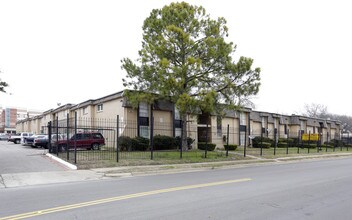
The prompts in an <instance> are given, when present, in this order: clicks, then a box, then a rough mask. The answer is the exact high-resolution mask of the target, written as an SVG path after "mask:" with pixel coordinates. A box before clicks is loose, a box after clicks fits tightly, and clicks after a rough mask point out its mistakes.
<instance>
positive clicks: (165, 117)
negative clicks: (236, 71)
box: [16, 91, 341, 147]
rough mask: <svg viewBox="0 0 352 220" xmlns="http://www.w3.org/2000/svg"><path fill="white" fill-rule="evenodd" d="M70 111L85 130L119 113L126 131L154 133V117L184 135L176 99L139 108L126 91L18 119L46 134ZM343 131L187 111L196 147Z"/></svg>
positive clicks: (248, 113) (271, 117)
mask: <svg viewBox="0 0 352 220" xmlns="http://www.w3.org/2000/svg"><path fill="white" fill-rule="evenodd" d="M67 115H68V116H69V118H70V119H69V120H70V123H73V118H74V117H75V115H77V118H78V120H77V122H76V123H77V126H78V127H81V128H82V129H81V130H79V132H84V129H87V128H91V127H94V128H96V129H99V130H102V131H103V130H104V128H105V129H114V128H116V122H115V123H113V124H107V120H116V118H117V116H118V117H119V121H120V122H119V134H120V135H121V136H130V137H135V136H141V137H146V138H149V137H150V130H151V129H150V126H151V121H152V119H153V122H154V123H153V126H154V129H153V131H154V135H157V134H161V135H168V136H174V137H176V136H181V117H180V114H179V112H178V110H177V108H175V105H174V104H173V103H171V102H169V101H165V100H157V101H155V103H153V104H152V105H151V104H148V103H146V102H141V103H139V106H138V107H137V108H133V107H132V106H131V105H130V103H129V102H128V100H127V99H126V97H125V96H124V92H123V91H121V92H118V93H114V94H111V95H108V96H104V97H101V98H98V99H94V100H93V99H90V100H87V101H84V102H82V103H79V104H66V105H63V106H60V107H58V108H56V109H50V110H48V111H45V112H43V113H42V114H41V115H38V116H36V117H32V118H26V119H24V120H21V121H19V122H17V126H16V128H17V132H20V131H33V132H34V133H46V127H47V125H48V122H49V121H51V122H52V123H59V122H62V121H63V122H64V123H65V121H66V120H67ZM71 125H72V124H71ZM107 127H108V128H107ZM340 132H341V123H340V122H338V121H334V120H326V119H319V118H309V117H305V116H298V115H290V116H289V115H280V114H277V113H270V112H260V111H254V110H252V109H249V108H244V109H241V110H237V111H234V110H233V111H230V110H227V111H225V112H224V114H223V115H222V116H219V115H216V114H202V113H201V112H200V113H199V114H198V115H188V116H187V136H188V137H191V138H192V139H194V140H195V144H194V145H195V146H197V144H196V143H197V142H204V141H208V142H212V143H215V144H216V145H217V147H223V145H224V144H225V143H226V142H227V139H228V141H229V144H237V145H242V146H244V145H246V146H250V145H251V139H252V138H253V137H255V136H262V135H263V136H265V137H269V138H272V139H274V140H275V139H276V140H278V138H287V137H298V136H299V135H301V134H303V133H312V134H313V133H319V134H322V137H323V141H329V140H331V139H334V138H337V137H338V136H339V134H340Z"/></svg>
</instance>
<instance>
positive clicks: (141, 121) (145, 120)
mask: <svg viewBox="0 0 352 220" xmlns="http://www.w3.org/2000/svg"><path fill="white" fill-rule="evenodd" d="M138 120H139V125H142V126H149V118H146V117H139V119H138Z"/></svg>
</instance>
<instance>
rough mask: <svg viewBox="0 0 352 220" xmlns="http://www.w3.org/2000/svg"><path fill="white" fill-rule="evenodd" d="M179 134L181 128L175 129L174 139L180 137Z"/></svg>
mask: <svg viewBox="0 0 352 220" xmlns="http://www.w3.org/2000/svg"><path fill="white" fill-rule="evenodd" d="M181 132H182V129H181V128H175V137H181Z"/></svg>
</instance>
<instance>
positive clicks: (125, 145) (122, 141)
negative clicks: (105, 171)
mask: <svg viewBox="0 0 352 220" xmlns="http://www.w3.org/2000/svg"><path fill="white" fill-rule="evenodd" d="M119 149H120V150H121V151H131V150H132V138H130V137H128V136H121V137H119Z"/></svg>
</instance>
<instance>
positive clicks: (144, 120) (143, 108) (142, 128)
mask: <svg viewBox="0 0 352 220" xmlns="http://www.w3.org/2000/svg"><path fill="white" fill-rule="evenodd" d="M138 113H139V117H138V123H139V136H140V137H144V138H150V137H149V106H148V103H146V102H140V103H139V108H138Z"/></svg>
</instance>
